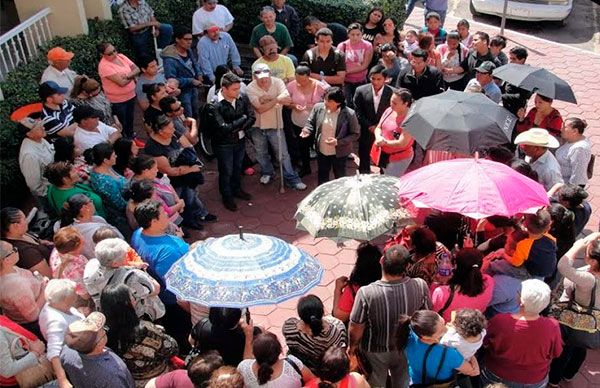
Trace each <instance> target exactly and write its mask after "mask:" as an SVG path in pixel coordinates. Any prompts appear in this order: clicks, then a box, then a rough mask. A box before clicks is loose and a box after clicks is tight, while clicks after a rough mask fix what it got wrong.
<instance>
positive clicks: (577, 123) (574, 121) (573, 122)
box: [565, 117, 587, 135]
mask: <svg viewBox="0 0 600 388" xmlns="http://www.w3.org/2000/svg"><path fill="white" fill-rule="evenodd" d="M567 121H568V122H569V125H570V126H571V128H573V129H576V130H577V132H579V134H580V135H583V131H585V129H586V128H587V122H586V121H585V120H583V119H580V118H579V117H568V118H567V119H566V120H565V122H567Z"/></svg>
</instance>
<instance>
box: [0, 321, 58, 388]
mask: <svg viewBox="0 0 600 388" xmlns="http://www.w3.org/2000/svg"><path fill="white" fill-rule="evenodd" d="M2 330H6V331H7V332H9V333H11V334H13V335H14V336H16V338H15V339H14V340H13V341H12V342H11V344H10V355H11V357H12V358H13V359H14V360H18V359H20V357H18V356H17V355H18V354H19V348H21V349H22V348H23V345H22V342H21V341H22V340H23V339H24V338H23V336H22V335H20V334H18V333H15V332H14V331H12V330H11V329H9V328H7V327H2ZM38 362H39V364H37V365H35V366H32V367H30V368H27V369H25V370H22V371H21V372H19V373H17V374H16V375H15V376H14V377H15V380H17V384H18V385H19V387H21V388H35V387H39V386H40V385H44V384H46V383H48V382H50V381H52V380H54V379H55V377H54V370H53V369H52V364H50V361H48V359H47V358H46V357H45V356H44V357H39V358H38Z"/></svg>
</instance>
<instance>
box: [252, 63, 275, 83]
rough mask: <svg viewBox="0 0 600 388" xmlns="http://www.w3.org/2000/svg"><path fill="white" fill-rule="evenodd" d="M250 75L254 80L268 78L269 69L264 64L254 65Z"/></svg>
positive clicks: (269, 74)
mask: <svg viewBox="0 0 600 388" xmlns="http://www.w3.org/2000/svg"><path fill="white" fill-rule="evenodd" d="M252 74H254V76H255V77H256V79H260V78H265V77H270V76H271V69H270V68H269V65H267V64H266V63H256V64H255V65H254V66H252Z"/></svg>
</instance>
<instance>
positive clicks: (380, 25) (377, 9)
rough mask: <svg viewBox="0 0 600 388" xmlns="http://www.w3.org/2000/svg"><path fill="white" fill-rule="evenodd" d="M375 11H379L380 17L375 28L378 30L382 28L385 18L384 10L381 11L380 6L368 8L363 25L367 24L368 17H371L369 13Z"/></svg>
mask: <svg viewBox="0 0 600 388" xmlns="http://www.w3.org/2000/svg"><path fill="white" fill-rule="evenodd" d="M375 11H379V12H380V13H381V19H380V20H379V22H378V23H377V28H379V29H380V30H383V21H384V20H385V12H384V11H383V8H382V7H373V8H371V9H370V10H369V13H367V17H366V19H365V23H364V24H365V25H367V23H369V19H370V18H371V14H372V13H373V12H375Z"/></svg>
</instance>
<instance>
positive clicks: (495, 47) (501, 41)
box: [490, 35, 508, 65]
mask: <svg viewBox="0 0 600 388" xmlns="http://www.w3.org/2000/svg"><path fill="white" fill-rule="evenodd" d="M505 48H506V38H505V37H503V36H502V35H496V36H494V37H493V38H492V39H490V52H491V53H492V55H493V56H494V58H496V59H498V61H500V64H501V65H506V64H507V63H508V57H507V56H506V54H505V53H504V52H503V51H502V50H504V49H505Z"/></svg>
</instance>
